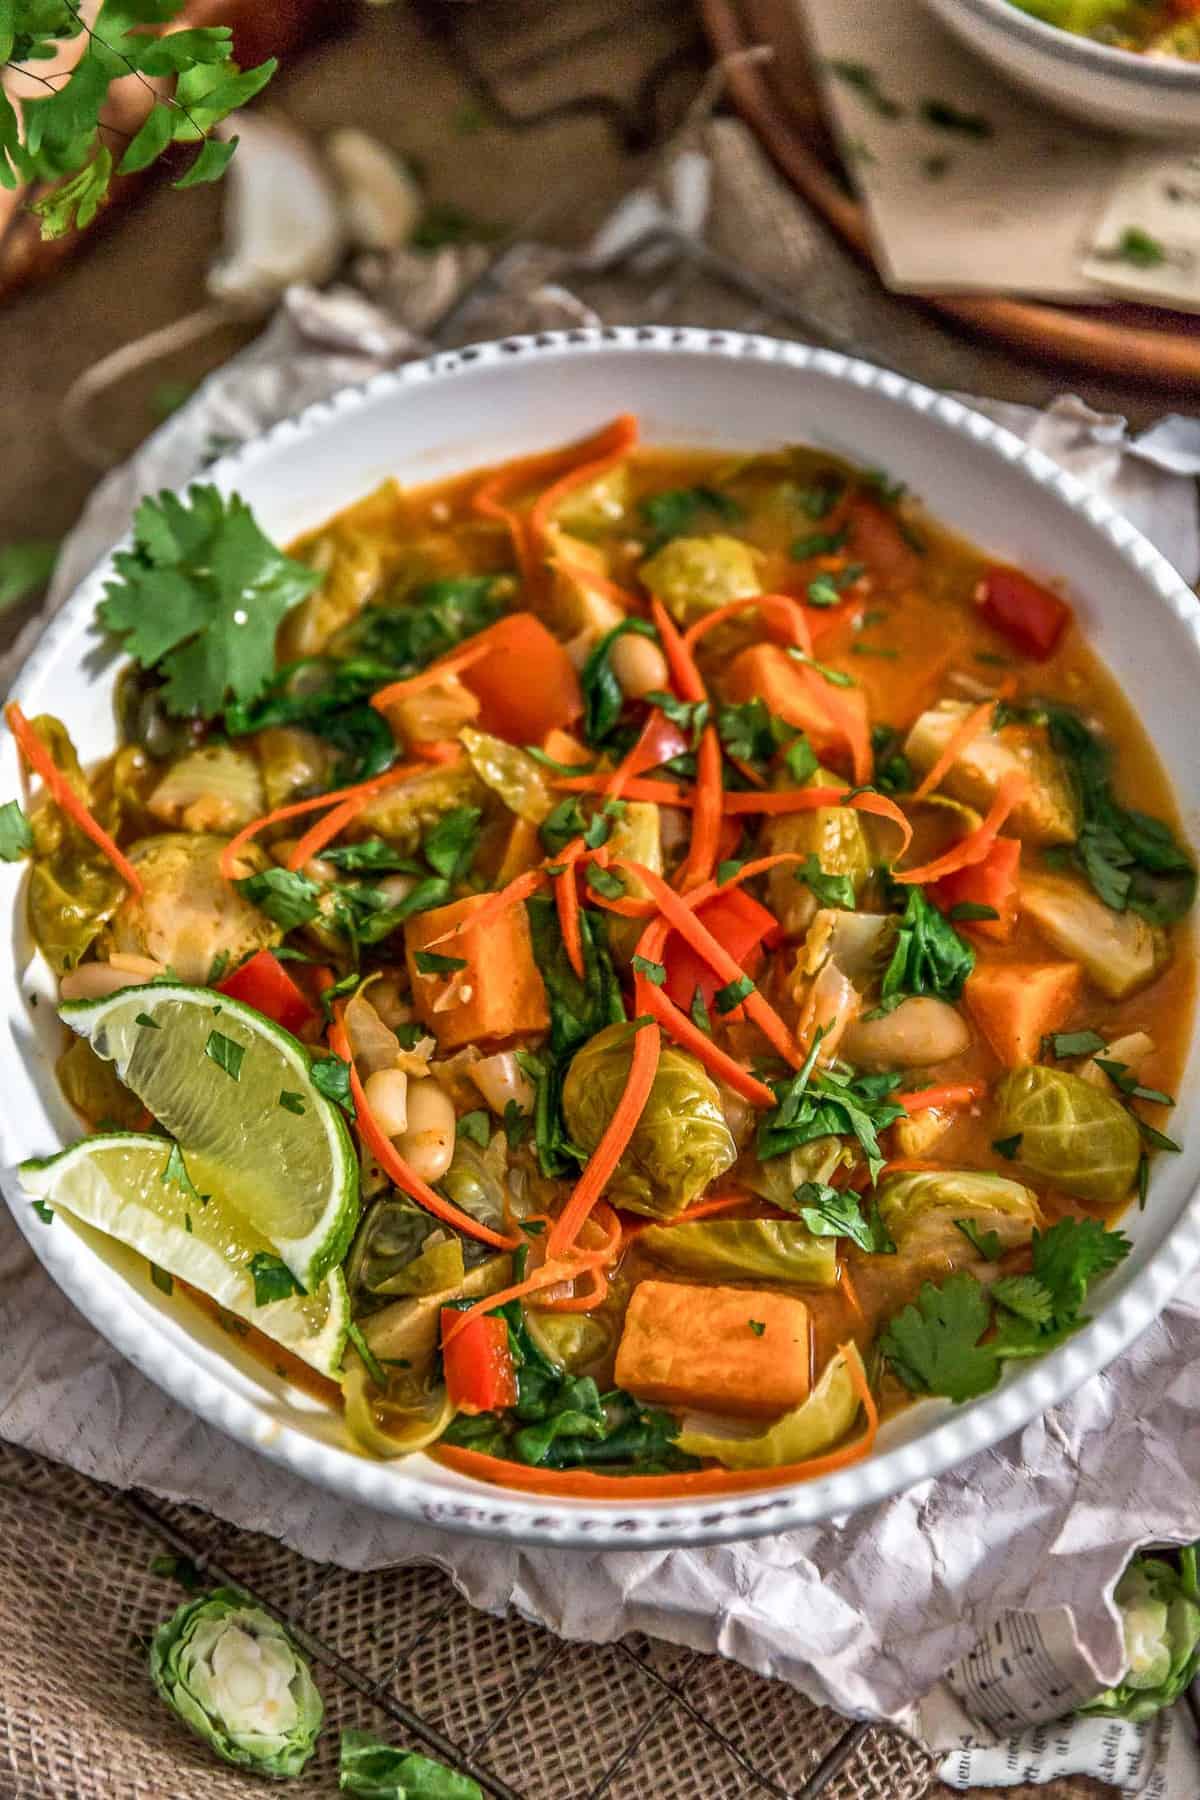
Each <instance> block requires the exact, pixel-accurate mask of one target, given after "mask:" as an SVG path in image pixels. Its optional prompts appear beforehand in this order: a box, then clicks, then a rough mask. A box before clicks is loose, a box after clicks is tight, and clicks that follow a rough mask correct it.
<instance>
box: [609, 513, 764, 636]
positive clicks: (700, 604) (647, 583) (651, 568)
mask: <svg viewBox="0 0 1200 1800" xmlns="http://www.w3.org/2000/svg"><path fill="white" fill-rule="evenodd" d="M758 564H759V558H758V554H757V552H756V551H754V550H752V549H751V547H750V545H749V544H743V543H742V541H741V539H740V538H733V537H726V536H725V535H724V534H723V533H720V532H718V533H716V534H715V535H714V536H713V537H677V538H672V539H671V542H670V543H669V544H664V545H663V547H662V549H661V550H660V551H659V552H658V554H657V556H652V557H651V558H650V559H649V561H648V562H644V563H643V564H642V565H641V567H640V569H639V570H638V575H639V577H640V579H641V582H642V585H643V586H644V587H647V588H649V590H650V592H651V593H652V594H655V595H656V596H657V597H658V599H660V600H661V601H662V603H663V605H664V606H665V607H666V609H667V611H668V612H669V613H670V614H671V616H672V618H673V619H675V620H676V621H677V622H678V623H679V624H681V625H690V624H691V623H692V621H693V620H695V619H698V618H700V617H701V616H702V615H703V614H704V613H706V612H715V611H716V609H717V607H718V606H725V605H726V604H727V603H728V602H729V601H730V600H742V599H748V598H749V596H750V595H751V594H761V593H762V576H761V575H760V574H759V570H758Z"/></svg>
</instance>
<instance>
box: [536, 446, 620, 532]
mask: <svg viewBox="0 0 1200 1800" xmlns="http://www.w3.org/2000/svg"><path fill="white" fill-rule="evenodd" d="M628 507H629V464H628V463H627V462H621V463H618V464H617V466H616V468H615V469H609V471H608V472H607V474H605V475H597V476H596V478H595V479H594V480H593V481H585V482H584V483H583V484H582V486H580V487H577V488H572V490H571V492H570V493H569V494H568V495H567V497H566V499H565V500H560V501H559V503H558V505H557V506H556V507H555V509H554V520H555V523H556V524H558V525H561V526H562V528H563V530H564V531H570V532H575V533H577V534H578V535H579V536H580V537H590V536H592V535H598V534H600V533H603V532H608V531H614V530H615V529H616V528H617V526H618V525H619V524H620V523H621V520H622V519H623V518H624V517H625V514H626V512H627V510H628Z"/></svg>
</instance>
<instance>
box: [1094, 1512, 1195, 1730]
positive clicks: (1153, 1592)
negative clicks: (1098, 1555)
mask: <svg viewBox="0 0 1200 1800" xmlns="http://www.w3.org/2000/svg"><path fill="white" fill-rule="evenodd" d="M1113 1599H1114V1600H1115V1601H1116V1603H1117V1607H1118V1609H1119V1611H1120V1614H1121V1629H1122V1632H1123V1634H1124V1638H1125V1654H1126V1657H1127V1659H1128V1666H1127V1668H1126V1671H1125V1675H1124V1677H1123V1679H1122V1680H1121V1681H1119V1682H1118V1684H1117V1686H1116V1687H1114V1688H1107V1689H1106V1690H1105V1691H1104V1693H1102V1694H1098V1695H1097V1696H1096V1698H1095V1699H1094V1700H1093V1701H1091V1702H1090V1703H1089V1704H1088V1705H1087V1706H1083V1707H1080V1709H1079V1710H1080V1711H1081V1712H1085V1713H1102V1714H1105V1715H1107V1716H1108V1717H1110V1718H1112V1717H1115V1718H1121V1719H1135V1720H1142V1719H1149V1718H1151V1717H1153V1715H1154V1714H1155V1713H1156V1712H1160V1711H1161V1710H1162V1708H1163V1707H1165V1706H1172V1705H1173V1704H1174V1703H1175V1701H1176V1700H1177V1699H1178V1698H1179V1696H1180V1695H1181V1694H1183V1693H1185V1692H1186V1690H1187V1689H1188V1688H1189V1687H1190V1686H1191V1684H1192V1682H1193V1681H1194V1680H1195V1678H1196V1674H1197V1672H1198V1671H1200V1589H1198V1588H1197V1583H1196V1549H1195V1546H1194V1545H1193V1546H1191V1547H1189V1548H1188V1549H1185V1550H1181V1551H1180V1553H1179V1568H1178V1569H1176V1568H1175V1567H1174V1566H1173V1564H1171V1563H1169V1562H1167V1561H1166V1560H1165V1559H1164V1558H1163V1557H1160V1556H1135V1557H1134V1559H1133V1561H1132V1562H1131V1563H1130V1565H1129V1567H1128V1568H1127V1569H1126V1571H1125V1573H1124V1574H1123V1575H1122V1577H1121V1579H1120V1581H1118V1583H1117V1586H1116V1591H1115V1593H1114V1594H1113Z"/></svg>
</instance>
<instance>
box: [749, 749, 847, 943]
mask: <svg viewBox="0 0 1200 1800" xmlns="http://www.w3.org/2000/svg"><path fill="white" fill-rule="evenodd" d="M809 785H810V786H812V787H837V788H845V785H846V784H845V782H844V781H843V780H842V779H841V777H840V776H838V775H833V774H831V773H830V772H829V770H828V769H818V770H817V771H816V773H815V774H814V775H813V776H812V777H811V780H810V784H809ZM763 853H764V855H767V856H780V855H785V854H790V855H794V856H815V857H816V859H817V861H818V862H819V863H820V865H821V868H822V869H823V871H824V872H825V874H826V875H844V876H846V877H848V879H849V880H850V882H851V883H852V885H853V888H854V893H855V897H856V898H857V896H858V895H859V894H860V893H861V892H862V890H863V888H864V887H865V885H866V882H867V877H868V876H869V874H870V872H871V862H872V857H871V846H870V843H869V841H868V839H867V834H866V830H865V828H864V826H863V815H862V813H860V812H855V811H854V809H853V807H850V806H829V807H822V808H821V810H820V811H819V812H809V813H784V814H782V815H781V816H780V817H779V818H776V819H768V820H767V823H766V825H765V827H764V829H763ZM796 867H797V865H796V864H794V863H782V864H781V865H780V866H779V867H778V868H775V869H772V870H771V871H770V873H769V874H768V876H767V904H768V906H769V907H770V909H771V911H772V912H773V913H774V914H775V917H776V918H777V919H778V920H779V923H780V925H781V926H782V927H783V931H784V934H785V936H787V937H801V936H802V935H803V933H804V932H805V931H807V930H808V927H809V925H810V924H811V923H812V919H813V916H814V914H815V913H816V911H817V908H818V906H819V904H820V903H819V901H818V899H817V896H816V895H815V893H814V892H813V890H812V888H811V887H808V886H806V885H805V883H804V882H802V881H797V879H796V873H795V871H796Z"/></svg>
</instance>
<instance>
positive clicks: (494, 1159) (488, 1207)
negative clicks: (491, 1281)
mask: <svg viewBox="0 0 1200 1800" xmlns="http://www.w3.org/2000/svg"><path fill="white" fill-rule="evenodd" d="M507 1178H508V1152H507V1147H506V1144H505V1140H504V1134H503V1132H499V1131H498V1132H496V1134H495V1135H494V1136H493V1138H492V1140H491V1142H490V1143H489V1144H488V1145H487V1147H486V1149H480V1147H479V1145H478V1144H475V1143H472V1141H471V1139H470V1138H469V1137H466V1136H464V1135H463V1134H462V1133H461V1132H460V1133H459V1135H458V1137H457V1139H456V1140H455V1144H454V1160H453V1161H452V1162H451V1164H450V1167H449V1168H448V1169H447V1170H446V1173H445V1174H444V1175H443V1176H442V1179H441V1181H440V1182H439V1184H438V1185H439V1186H440V1188H441V1190H442V1192H443V1193H444V1194H445V1196H446V1198H447V1200H452V1201H453V1202H454V1204H455V1206H458V1207H461V1209H462V1211H463V1212H465V1213H470V1215H471V1217H472V1218H473V1219H476V1220H477V1221H478V1222H479V1224H480V1225H490V1226H491V1228H492V1230H493V1231H503V1230H504V1229H505V1218H506V1208H505V1196H506V1193H507Z"/></svg>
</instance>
